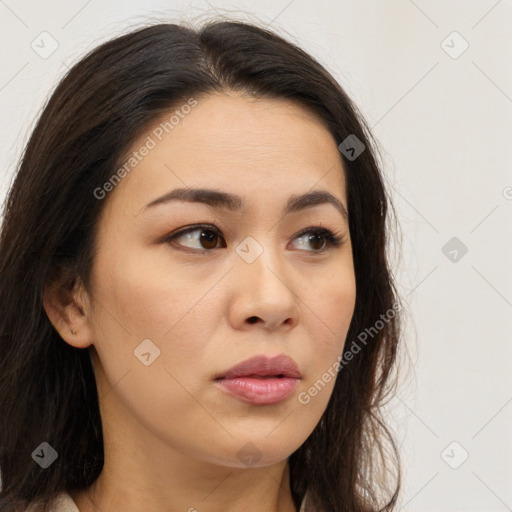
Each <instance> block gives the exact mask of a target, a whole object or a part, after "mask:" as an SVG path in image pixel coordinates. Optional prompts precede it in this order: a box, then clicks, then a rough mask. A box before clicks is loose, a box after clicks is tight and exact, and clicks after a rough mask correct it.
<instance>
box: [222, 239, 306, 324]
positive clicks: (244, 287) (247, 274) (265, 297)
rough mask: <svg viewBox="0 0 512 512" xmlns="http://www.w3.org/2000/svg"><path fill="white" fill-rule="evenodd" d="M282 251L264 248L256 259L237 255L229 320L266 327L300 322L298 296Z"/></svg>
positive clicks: (293, 278)
mask: <svg viewBox="0 0 512 512" xmlns="http://www.w3.org/2000/svg"><path fill="white" fill-rule="evenodd" d="M294 280H296V276H295V275H292V272H291V270H290V269H289V268H287V267H286V263H285V262H284V261H283V257H282V255H281V256H280V257H279V255H278V254H277V253H276V252H273V251H271V250H267V249H265V250H264V251H263V252H262V253H261V254H260V255H259V256H258V257H257V258H256V259H255V260H254V261H252V262H251V263H248V261H247V260H244V259H243V258H242V257H240V258H238V259H236V262H235V268H234V269H233V271H232V283H233V301H232V304H231V309H230V321H231V324H232V326H233V327H234V328H236V329H248V328H253V327H251V326H253V325H254V324H258V325H260V326H261V327H263V328H264V329H266V330H267V331H274V330H276V329H278V328H282V329H287V330H289V329H292V328H293V327H294V326H296V325H297V324H298V322H299V302H300V300H299V297H298V296H297V294H296V292H295V290H294V285H295V284H296V283H295V282H294Z"/></svg>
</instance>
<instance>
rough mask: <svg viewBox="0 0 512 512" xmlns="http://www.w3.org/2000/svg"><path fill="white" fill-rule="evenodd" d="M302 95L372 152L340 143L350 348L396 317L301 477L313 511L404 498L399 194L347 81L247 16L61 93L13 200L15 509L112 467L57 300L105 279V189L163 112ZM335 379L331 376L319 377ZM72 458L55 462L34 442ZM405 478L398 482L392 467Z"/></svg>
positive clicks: (337, 133)
mask: <svg viewBox="0 0 512 512" xmlns="http://www.w3.org/2000/svg"><path fill="white" fill-rule="evenodd" d="M223 90H232V91H242V92H244V93H246V94H250V95H253V96H255V97H260V98H265V97H266V98H283V99H289V100H295V101H298V102H300V104H302V105H303V106H304V107H306V108H309V109H311V110H312V111H314V112H315V113H316V114H317V115H318V116H319V118H320V119H321V120H322V121H323V122H324V123H325V126H326V127H328V129H329V131H330V132H331V134H332V135H333V137H334V138H335V140H336V141H337V144H340V143H342V142H343V141H344V140H345V139H346V138H347V137H348V136H349V135H353V136H356V137H357V139H359V140H360V141H361V142H362V143H363V144H364V146H365V149H364V151H363V152H362V153H361V154H360V155H359V156H358V157H357V158H355V159H354V158H348V157H347V156H346V154H343V152H341V151H340V158H342V161H343V165H344V167H345V169H346V184H347V209H348V212H349V229H350V236H351V240H352V248H353V258H354V268H355V277H356V287H357V296H356V305H355V312H354V315H353V318H352V321H351V324H350V328H349V331H348V335H347V342H346V346H347V347H348V346H349V344H350V343H351V342H352V341H353V340H357V339H358V336H360V334H361V333H362V332H366V331H365V329H368V328H369V327H371V326H374V325H375V324H376V321H378V320H379V319H381V318H382V315H383V314H386V313H387V312H389V311H391V310H393V311H395V314H394V315H393V317H392V318H389V319H388V320H387V321H386V322H381V323H383V324H384V325H383V327H382V328H380V329H374V331H377V332H376V333H373V332H372V337H371V340H369V342H368V343H366V344H365V345H364V346H363V347H362V348H361V351H360V352H359V353H358V354H357V356H356V357H354V358H353V359H352V360H351V361H346V360H342V367H341V369H340V371H339V373H338V375H337V380H336V382H335V387H334V390H333V393H332V396H331V399H330V401H329V404H328V406H327V409H326V410H325V412H324V414H323V416H322V418H321V420H320V422H319V423H318V425H317V426H316V428H315V429H314V431H313V432H312V433H311V435H310V436H309V438H308V439H307V440H306V441H305V442H304V443H303V445H302V446H300V447H299V448H298V449H297V450H296V451H295V452H294V453H293V454H292V455H291V456H290V457H289V466H290V484H291V491H292V496H293V500H294V502H295V504H296V506H297V508H299V506H300V503H301V501H302V499H303V497H304V495H305V493H306V491H307V496H308V506H307V510H308V511H313V510H314V511H318V512H333V511H335V512H345V511H346V512H363V511H364V512H369V511H376V510H392V508H393V506H394V505H395V503H396V500H397V496H398V490H399V487H400V465H399V463H398V452H397V448H396V444H395V442H394V440H393V436H392V435H391V434H390V432H389V430H388V428H387V427H386V426H385V424H384V423H383V421H382V419H381V416H382V414H381V405H382V403H383V401H384V399H385V397H387V396H388V395H389V393H390V391H391V390H392V388H393V383H394V382H395V379H394V375H393V370H394V369H395V367H396V363H397V347H398V342H399V338H400V329H399V325H400V322H399V318H400V316H399V314H398V311H396V304H397V303H398V300H399V297H398V294H397V293H396V289H395V286H394V283H393V278H392V275H391V271H390V269H389V266H388V262H387V256H386V245H387V240H388V238H387V230H388V227H387V225H386V220H387V219H388V218H389V211H390V208H389V206H392V205H391V202H390V199H389V196H388V194H387V191H386V188H385V185H384V178H383V175H382V174H381V171H380V164H378V163H377V154H378V153H377V150H376V147H377V145H376V143H375V141H374V140H373V138H372V135H371V133H370V130H369V128H368V127H367V125H366V124H365V121H364V119H363V116H362V115H361V114H360V113H359V112H358V110H357V109H356V107H355V105H353V104H352V102H351V100H350V99H349V97H348V96H347V95H346V93H345V92H344V90H343V89H342V88H341V87H340V85H339V84H338V83H337V82H336V80H335V79H334V78H333V77H332V76H331V75H330V74H329V73H328V72H327V71H326V70H325V69H324V67H323V66H322V65H321V64H319V63H318V62H317V61H316V60H314V59H313V58H312V57H311V56H310V55H308V54H307V53H305V52H304V51H303V50H301V49H300V48H299V47H298V45H296V44H293V43H290V42H287V41H286V40H284V39H283V38H281V37H280V36H278V35H276V34H274V33H272V32H271V31H268V30H265V29H263V28H259V27H257V26H256V25H253V24H249V23H243V22H239V21H209V22H208V23H206V24H205V25H204V26H203V27H201V28H200V29H194V28H192V27H188V26H185V25H178V24H170V23H169V24H162V23H160V24H155V25H151V26H147V27H145V28H142V29H140V28H139V29H137V30H132V31H131V32H130V33H128V34H125V35H122V36H121V37H117V38H115V39H113V40H111V41H108V42H106V43H104V44H101V45H100V46H99V47H97V48H96V49H94V50H93V51H91V52H90V53H89V54H88V55H87V56H85V57H84V58H83V59H81V60H80V62H78V63H77V64H76V65H74V66H73V67H72V69H71V70H70V71H69V72H68V73H67V75H66V76H65V77H64V78H63V79H62V80H61V82H60V83H59V84H58V86H57V87H56V89H55V91H54V92H53V94H52V95H51V97H50V98H49V100H48V101H47V103H46V105H45V107H44V109H43V111H42V113H41V115H40V117H39V119H38V121H37V124H36V126H35V128H34V130H33V132H32V134H31V137H30V139H29V141H28V144H27V146H26V148H25V151H24V154H23V156H22V159H21V162H20V165H19V168H18V169H17V174H16V177H15V181H14V182H13V184H12V186H11V189H10V191H9V194H8V197H7V200H6V202H5V205H4V210H3V214H4V221H3V225H2V231H1V238H0V308H1V316H0V433H1V434H0V436H1V447H0V471H1V476H2V489H1V492H0V510H2V511H14V510H17V509H18V508H19V507H23V506H27V505H29V504H33V505H34V504H41V510H43V509H44V510H47V508H43V506H44V507H47V505H48V504H49V503H50V502H51V500H52V499H53V498H54V497H55V496H56V495H57V493H59V492H62V491H71V490H76V489H86V488H88V487H89V486H90V485H91V484H92V483H93V482H94V480H96V478H97V477H98V476H99V474H100V472H101V470H102V467H103V440H102V427H101V417H100V413H99V407H98V395H97V389H96V382H95V377H94V372H93V368H92V365H91V360H90V353H89V350H85V349H76V348H74V347H72V346H70V345H69V344H67V343H66V342H64V341H63V339H62V338H61V337H60V336H59V334H58V333H57V331H56V330H55V329H54V328H53V326H52V324H51V323H50V321H49V319H48V317H47V315H46V312H45V310H44V308H43V292H44V289H45V286H46V285H48V283H50V282H53V281H54V280H56V279H57V278H59V279H61V280H63V281H62V282H66V283H67V284H68V285H69V286H72V285H73V283H74V282H75V279H76V278H77V277H80V279H81V280H82V282H83V283H84V285H85V286H86V288H87V289H88V287H89V283H90V281H89V272H90V269H91V264H92V261H93V258H94V254H95V245H94V243H95V229H96V227H97V221H98V218H99V215H100V212H101V210H102V208H103V206H104V204H105V201H100V200H98V199H97V198H96V197H95V195H94V190H96V189H97V188H98V187H101V186H102V185H103V184H104V183H105V182H107V181H108V180H109V178H110V177H111V176H112V174H113V171H115V170H116V169H118V168H119V165H121V162H122V160H121V158H122V156H123V155H124V154H125V152H126V151H127V149H128V148H130V146H131V145H132V143H133V142H134V141H135V140H136V139H137V138H138V137H139V136H140V135H141V134H142V133H144V132H145V130H147V129H148V127H149V126H151V123H153V122H154V121H155V120H156V119H159V118H161V116H162V114H164V113H165V112H169V111H170V109H172V108H175V107H176V106H179V105H180V104H183V103H185V102H186V100H187V99H188V98H190V97H191V96H193V97H194V98H200V97H201V96H204V95H207V94H211V93H214V92H216V91H223ZM319 377H320V376H319ZM42 442H47V443H49V444H50V445H51V446H52V447H53V448H54V449H55V450H56V451H57V452H58V458H57V459H56V460H55V462H54V463H53V464H51V465H50V466H49V467H48V468H46V469H42V468H41V467H40V465H39V464H37V463H36V462H35V461H34V460H33V458H32V454H33V452H34V450H35V449H36V448H37V447H38V446H39V445H40V444H41V443H42ZM386 475H387V476H392V479H391V480H392V483H389V479H387V483H386V482H385V481H384V480H382V479H381V478H380V477H381V476H383V477H385V476H386Z"/></svg>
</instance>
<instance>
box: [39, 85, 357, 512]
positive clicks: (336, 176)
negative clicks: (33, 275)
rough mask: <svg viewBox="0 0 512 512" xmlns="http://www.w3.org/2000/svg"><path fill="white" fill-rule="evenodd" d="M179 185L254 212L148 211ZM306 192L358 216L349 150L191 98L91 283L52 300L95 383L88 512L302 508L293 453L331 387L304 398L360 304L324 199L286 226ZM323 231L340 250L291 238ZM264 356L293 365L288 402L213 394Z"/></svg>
mask: <svg viewBox="0 0 512 512" xmlns="http://www.w3.org/2000/svg"><path fill="white" fill-rule="evenodd" d="M165 117H166V118H168V117H169V116H168V115H166V116H165ZM159 121H160V120H158V121H157V122H155V124H154V126H153V127H151V129H149V130H148V132H147V133H144V134H142V135H141V137H140V140H139V141H137V142H136V143H135V144H134V145H133V147H132V148H131V151H133V150H136V149H138V148H140V146H141V145H142V144H143V142H144V140H145V139H146V137H147V136H148V135H150V134H151V133H152V129H153V128H154V127H155V126H158V124H159ZM153 138H154V137H153ZM155 140H156V139H155ZM181 187H207V188H215V189H219V190H222V191H227V192H231V193H233V194H237V195H240V196H241V197H242V198H243V200H244V201H245V202H246V204H247V211H246V212H245V213H244V214H242V213H235V212H231V211H228V210H225V209H215V208H213V207H211V206H207V205H204V204H199V203H188V202H172V203H169V204H162V205H159V206H157V207H154V208H147V209H146V210H144V209H143V208H144V206H145V205H146V204H148V203H149V202H151V201H152V200H154V199H156V198H158V197H160V196H162V195H163V194H165V193H167V192H169V191H171V190H172V189H175V188H181ZM311 190H326V191H329V192H330V193H332V194H333V195H335V196H336V197H337V198H338V199H339V200H340V201H341V202H342V203H343V204H344V205H345V206H346V204H347V197H346V189H345V177H344V169H343V164H342V160H341V156H340V154H339V151H338V148H337V145H336V142H335V140H334V139H333V137H332V136H331V134H330V133H329V131H328V130H327V128H326V127H325V126H324V125H323V123H322V122H321V120H320V119H318V118H317V117H316V116H315V115H314V114H312V113H310V112H309V111H308V110H306V109H304V107H302V106H300V105H299V104H297V103H294V102H291V101H288V100H282V99H281V100H274V99H272V100H270V99H258V100H255V99H253V98H249V97H247V96H243V95H241V94H239V93H233V92H230V93H217V94H215V95H209V96H204V97H201V98H198V105H197V106H196V107H195V108H193V109H192V111H191V112H190V114H188V115H187V116H186V117H185V118H184V119H183V120H181V121H180V123H179V124H178V125H176V126H175V128H174V129H173V130H172V132H170V133H169V134H168V135H166V136H165V137H164V139H163V140H162V141H161V142H158V144H157V146H156V147H155V148H154V149H152V150H151V151H150V152H149V154H148V155H147V156H146V157H145V158H144V159H143V160H142V161H141V162H140V163H138V165H137V166H136V167H135V168H134V169H133V171H132V172H130V173H129V174H127V175H126V176H125V177H124V178H123V180H122V181H121V182H120V183H119V184H118V185H117V186H116V187H115V189H114V190H113V191H111V192H110V193H109V194H108V195H107V197H106V198H105V199H103V201H105V204H104V209H103V211H102V215H101V218H100V219H99V229H98V234H97V236H98V239H97V241H98V245H97V247H98V252H97V253H96V254H95V259H94V264H93V269H92V281H91V287H90V289H88V290H86V289H85V287H84V286H83V285H82V284H81V282H80V281H78V282H77V285H76V286H75V287H74V288H73V289H72V290H71V291H68V292H66V291H65V290H63V289H59V288H57V287H54V288H50V287H49V288H48V291H47V293H46V295H45V309H46V311H47V314H48V317H49V318H50V320H51V322H52V324H53V325H54V326H55V328H56V329H57V330H58V331H59V333H60V335H61V336H62V338H63V339H64V340H65V341H66V342H67V343H69V344H70V345H72V346H74V347H77V348H87V347H89V350H90V351H91V357H92V361H93V365H94V371H95V375H96V380H97V385H98V393H99V400H100V411H101V416H102V424H103V436H104V445H105V465H104V468H103V471H102V473H101V474H100V476H99V478H98V479H97V480H96V481H95V483H94V484H93V485H92V487H91V488H89V489H87V490H86V491H83V492H74V493H70V494H71V496H72V497H73V499H74V500H75V502H76V504H77V506H78V507H79V509H80V511H81V512H87V511H92V510H101V511H104V512H107V511H110V510H123V511H125V512H131V511H140V510H151V511H152V512H160V511H162V512H163V511H166V512H169V511H189V512H194V511H195V510H197V512H235V511H236V512H240V511H251V512H292V511H293V512H295V511H296V508H295V506H294V504H293V502H292V499H291V494H290V482H289V472H288V464H287V459H288V457H289V456H290V455H291V454H292V453H293V452H294V451H295V450H296V449H297V448H299V446H301V444H302V443H303V442H304V441H305V440H306V439H307V437H308V436H309V435H310V434H311V432H312V431H313V429H314V428H315V426H316V425H317V423H318V421H319V420H320V417H321V415H322V413H323V412H324V410H325V408H326V407H327V404H328V401H329V398H330V396H331V393H332V389H333V386H334V379H331V380H330V382H328V383H326V384H325V388H324V389H322V391H320V392H319V393H318V394H317V395H316V396H315V397H312V398H311V401H310V403H309V404H307V405H304V404H302V403H300V402H299V400H298V394H299V393H300V392H304V391H307V390H308V388H310V387H311V386H312V385H313V384H314V383H315V382H317V381H318V379H320V378H321V376H322V374H323V373H324V372H326V371H327V370H328V369H329V368H330V367H332V366H333V363H334V362H335V361H336V360H337V358H338V356H339V355H340V354H341V353H342V351H343V346H344V343H345V338H346V335H347V331H348V328H349V325H350V321H351V318H352V315H353V312H354V306H355V296H356V285H355V275H354V267H353V259H352V246H351V241H350V233H349V227H348V222H347V220H346V219H345V218H344V217H343V216H342V215H341V214H340V212H338V211H337V210H336V209H335V208H334V207H333V206H332V205H330V204H322V205H317V206H314V207H312V208H307V209H305V210H302V211H299V212H294V213H291V214H289V215H287V216H285V217H283V216H282V214H281V210H282V209H283V207H284V205H285V204H286V201H287V200H288V197H289V196H290V195H292V194H302V193H305V192H309V191H311ZM196 223H205V224H213V225H215V226H216V227H217V228H218V230H219V232H220V236H218V237H216V238H215V237H214V241H213V242H212V243H211V244H209V245H208V244H206V245H205V244H204V243H202V242H201V240H200V234H201V229H199V231H194V232H193V233H189V235H191V236H192V238H189V239H187V238H186V237H185V236H184V235H182V236H181V237H180V238H179V239H175V240H174V241H173V242H167V243H158V240H160V239H161V238H163V237H164V236H165V235H167V234H170V233H173V232H177V231H179V230H181V229H182V228H184V227H187V226H190V225H192V224H196ZM318 225H321V226H322V227H325V228H327V229H329V230H331V231H332V232H334V233H339V234H340V235H341V236H342V237H344V239H345V241H344V243H343V244H342V245H341V246H340V247H338V248H336V247H329V245H328V244H327V245H326V247H325V250H324V252H323V253H321V254H320V253H319V252H318V250H319V248H322V245H323V244H322V242H323V239H322V238H320V241H319V242H318V243H317V244H315V243H310V242H308V240H307V237H308V235H306V236H303V237H297V234H298V233H299V231H301V230H302V229H304V228H309V227H317V226H318ZM248 236H251V237H253V238H254V239H255V240H256V241H257V243H258V244H259V245H260V246H261V247H262V248H263V252H262V254H261V255H260V256H259V257H258V258H256V260H255V261H253V262H252V263H250V264H249V263H247V262H246V261H245V260H244V259H243V258H241V257H240V256H239V255H238V254H237V252H236V251H235V250H236V248H237V246H238V245H239V244H240V243H241V242H242V241H243V240H244V239H245V238H246V237H248ZM215 240H218V242H217V247H216V242H215ZM210 247H216V248H213V249H211V248H210ZM194 249H195V250H196V251H195V252H194ZM201 251H202V252H201ZM315 251H316V252H315ZM251 317H257V321H256V322H251V321H249V319H250V318H251ZM71 331H72V332H74V333H75V334H72V333H71ZM144 339H150V340H151V341H152V343H154V344H155V345H156V346H157V347H158V348H159V350H160V356H159V357H157V358H156V359H155V360H154V361H153V362H152V363H151V364H150V365H149V366H145V365H144V364H142V363H141V361H140V360H139V359H138V358H137V357H136V356H135V355H134V350H135V349H136V348H137V347H138V345H139V344H140V343H141V342H142V340H144ZM259 354H265V355H268V356H274V355H277V354H286V355H288V356H290V357H292V358H293V359H294V360H295V362H296V363H297V365H298V367H299V370H300V372H301V373H302V379H301V380H300V381H299V385H298V386H297V388H296V390H295V391H294V392H293V393H292V395H291V396H289V397H288V398H286V399H285V400H284V401H282V402H279V403H277V404H274V405H253V404H249V403H246V402H243V401H242V400H240V399H239V398H236V397H234V396H232V395H229V394H227V393H226V392H224V391H222V390H221V389H219V388H218V387H217V386H216V385H214V384H213V379H214V377H215V376H217V374H219V372H222V371H226V370H227V369H229V368H231V367H232V366H234V365H235V364H237V363H239V362H241V361H244V360H245V359H248V358H249V357H252V356H254V355H259ZM248 442H250V443H252V444H253V445H254V446H255V447H256V448H257V450H258V451H259V453H260V454H261V457H260V459H259V460H258V461H257V462H256V463H253V464H252V465H248V463H247V462H244V461H243V460H241V458H239V455H237V454H238V453H239V452H240V450H243V449H244V448H243V447H244V446H245V445H246V443H248Z"/></svg>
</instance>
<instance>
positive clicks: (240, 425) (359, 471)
mask: <svg viewBox="0 0 512 512" xmlns="http://www.w3.org/2000/svg"><path fill="white" fill-rule="evenodd" d="M370 137H371V135H370V133H369V130H368V128H367V126H366V124H365V122H364V120H363V118H362V117H361V116H360V114H358V113H357V110H356V108H355V107H354V105H353V104H352V103H351V101H350V99H349V98H348V97H347V96H346V94H345V93H344V91H343V90H342V88H341V87H340V86H339V85H338V84H337V83H336V81H335V80H334V79H333V78H332V77H331V75H330V74H329V73H328V72H327V71H326V70H325V69H324V68H323V67H322V66H321V65H320V64H319V63H318V62H316V61H315V60H314V59H313V58H312V57H311V56H309V55H307V54H306V53H305V52H304V51H302V50H301V49H299V48H298V47H296V46H294V45H293V44H291V43H289V42H286V41H285V40H283V39H282V38H280V37H279V36H277V35H275V34H273V33H271V32H269V31H267V30H264V29H262V28H259V27H256V26H253V25H250V24H246V23H241V22H227V21H223V22H210V23H209V24H207V25H206V26H204V27H202V28H201V29H197V30H195V29H193V28H190V27H185V26H179V25H174V24H158V25H154V26H149V27H147V28H144V29H139V30H136V31H133V32H131V33H129V34H126V35H123V36H122V37H118V38H116V39H114V40H112V41H109V42H107V43H105V44H102V45H101V46H100V47H98V48H97V49H95V50H94V51H92V52H91V53H90V54H89V55H87V56H86V57H85V58H83V59H82V60H81V61H80V62H79V63H78V64H76V65H75V66H74V67H73V68H72V69H71V70H70V71H69V73H68V74H67V76H66V77H65V78H64V79H63V80H62V82H61V83H60V84H59V85H58V87H57V88H56V90H55V91H54V93H53V94H52V96H51V98H50V99H49V101H48V103H47V105H46V106H45V108H44V110H43V112H42V115H41V117H40V119H39V121H38V123H37V125H36V127H35V129H34V131H33V133H32V136H31V138H30V140H29V142H28V145H27V147H26V150H25V153H24V155H23V159H22V161H21V164H20V167H19V169H18V172H17V175H16V179H15V181H14V183H13V185H12V188H11V190H10V192H9V195H8V198H7V201H6V204H5V209H4V215H5V217H4V222H3V227H2V234H1V240H0V244H1V250H0V272H1V274H0V275H1V280H0V304H1V305H2V306H1V307H2V315H1V318H0V353H1V358H0V431H1V432H2V447H1V452H0V470H1V473H2V479H3V487H2V490H1V493H0V509H1V510H5V511H14V510H20V509H25V508H24V507H30V508H29V510H45V511H51V510H53V511H56V510H60V511H64V510H71V511H76V510H80V512H89V511H93V510H102V511H105V512H106V511H110V510H116V511H117V510H122V511H123V512H129V511H132V510H137V511H138V510H150V511H155V512H158V511H164V510H165V511H169V510H188V511H189V512H192V511H199V512H216V511H223V512H232V511H239V510H251V511H261V512H263V511H265V512H277V511H279V512H292V511H293V512H296V511H298V510H300V511H302V512H306V511H324V512H332V511H337V512H339V511H350V512H357V511H365V512H366V511H375V510H391V509H392V508H393V506H394V505H395V503H396V500H397V496H398V490H399V471H398V469H399V465H398V462H397V457H396V448H395V444H394V442H393V439H392V437H391V436H390V434H389V432H388V430H387V428H386V426H385V425H384V423H383V422H382V420H381V417H380V414H379V407H380V405H381V404H382V402H383V400H384V398H385V396H386V393H387V392H389V389H390V388H389V385H390V384H392V379H391V378H390V376H391V373H392V370H393V369H394V366H395V359H396V352H397V346H398V340H399V321H398V320H399V315H398V309H399V308H398V304H399V302H398V297H397V294H396V291H395V287H394V284H393V280H392V276H391V274H390V271H389V269H388V264H387V259H386V253H385V247H386V240H387V234H386V219H387V217H388V211H389V210H388V205H389V204H390V202H389V198H388V196H387V193H386V190H385V188H384V183H383V178H382V176H381V172H380V170H379V167H378V164H377V160H376V156H375V155H376V153H374V152H375V150H374V149H373V145H372V141H371V138H370ZM356 292H357V293H356ZM389 449H391V453H390V454H394V457H393V458H388V455H387V454H388V453H389V452H390V450H389ZM389 477H392V478H391V480H393V481H392V482H391V480H390V478H389ZM39 506H40V508H37V507H39Z"/></svg>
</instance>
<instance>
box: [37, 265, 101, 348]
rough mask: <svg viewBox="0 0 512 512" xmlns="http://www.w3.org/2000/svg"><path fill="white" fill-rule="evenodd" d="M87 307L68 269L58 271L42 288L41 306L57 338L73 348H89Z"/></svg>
mask: <svg viewBox="0 0 512 512" xmlns="http://www.w3.org/2000/svg"><path fill="white" fill-rule="evenodd" d="M90 305H91V301H90V298H89V295H88V293H87V292H86V290H85V288H84V286H83V284H82V282H81V280H80V278H79V277H78V276H76V275H73V273H72V271H71V270H70V269H67V268H66V269H64V268H62V267H59V268H58V269H57V270H56V271H55V272H54V273H53V275H52V277H51V279H50V280H49V281H48V282H47V284H46V286H45V289H44V294H43V306H44V309H45V311H46V314H47V315H48V319H49V320H50V322H51V324H52V325H53V327H54V328H55V330H56V331H57V332H58V333H59V334H60V337H61V338H62V339H63V340H64V341H66V342H67V343H68V344H70V345H72V346H73V347H76V348H87V347H88V346H90V345H92V342H93V338H92V329H91V313H92V311H91V307H90Z"/></svg>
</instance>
